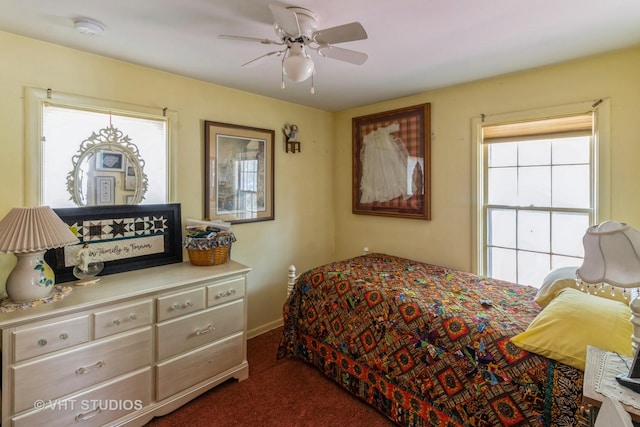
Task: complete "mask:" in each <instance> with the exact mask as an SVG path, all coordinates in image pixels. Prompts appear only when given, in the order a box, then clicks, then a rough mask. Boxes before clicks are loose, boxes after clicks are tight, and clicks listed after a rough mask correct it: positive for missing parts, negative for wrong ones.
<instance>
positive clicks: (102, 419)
mask: <svg viewBox="0 0 640 427" xmlns="http://www.w3.org/2000/svg"><path fill="white" fill-rule="evenodd" d="M151 384H152V383H151V368H150V367H149V368H146V369H141V370H139V371H137V372H133V373H131V374H128V375H126V376H123V377H120V378H117V379H115V380H114V381H110V382H108V383H106V384H103V385H101V386H100V387H96V388H94V389H91V390H89V391H86V392H83V393H80V394H77V395H75V396H71V397H69V398H67V399H65V400H61V401H50V402H49V401H45V407H44V408H42V409H40V410H37V411H32V412H29V413H28V414H24V415H22V416H18V417H14V418H13V427H33V426H47V427H68V426H73V425H77V426H83V427H84V426H87V427H92V426H102V425H104V424H107V423H109V422H111V421H114V420H117V419H118V418H121V417H123V416H125V415H126V414H128V413H130V412H133V411H135V410H139V409H142V408H144V407H145V406H148V405H149V403H150V402H151Z"/></svg>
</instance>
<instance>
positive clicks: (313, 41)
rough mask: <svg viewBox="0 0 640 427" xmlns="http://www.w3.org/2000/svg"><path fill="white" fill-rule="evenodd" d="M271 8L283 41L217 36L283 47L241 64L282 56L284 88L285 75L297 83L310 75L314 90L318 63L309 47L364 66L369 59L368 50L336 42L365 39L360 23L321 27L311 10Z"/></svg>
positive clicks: (330, 56)
mask: <svg viewBox="0 0 640 427" xmlns="http://www.w3.org/2000/svg"><path fill="white" fill-rule="evenodd" d="M269 9H270V10H271V14H272V15H273V19H274V29H275V32H276V35H277V36H278V38H279V39H280V40H271V39H260V38H257V37H244V36H233V35H220V36H218V37H219V38H221V39H231V40H243V41H252V42H259V43H262V44H274V45H280V46H283V48H282V49H280V50H275V51H272V52H268V53H265V54H264V55H261V56H259V57H257V58H255V59H252V60H251V61H249V62H247V63H245V64H242V66H243V67H244V66H248V65H255V64H257V63H260V62H261V61H262V60H264V59H266V58H268V57H270V56H274V55H275V56H282V84H281V86H282V88H283V89H284V76H285V75H286V76H287V77H288V78H289V79H290V80H292V81H294V82H303V81H305V80H307V79H308V78H309V77H311V78H312V84H311V93H313V92H314V88H313V75H314V74H315V66H314V63H313V60H312V59H311V57H310V56H309V53H308V50H314V51H316V52H317V53H318V55H320V56H321V57H324V58H331V59H337V60H339V61H344V62H349V63H351V64H356V65H362V64H364V62H365V61H366V60H367V54H366V53H363V52H357V51H355V50H350V49H345V48H341V47H336V46H334V44H337V43H345V42H350V41H356V40H364V39H366V38H367V32H366V31H365V29H364V27H363V26H362V25H361V24H360V23H359V22H351V23H349V24H344V25H338V26H337V27H331V28H326V29H323V30H318V29H317V24H318V18H317V17H316V15H315V14H314V13H313V12H312V11H310V10H308V9H305V8H302V7H295V6H292V7H283V6H279V5H275V4H270V5H269Z"/></svg>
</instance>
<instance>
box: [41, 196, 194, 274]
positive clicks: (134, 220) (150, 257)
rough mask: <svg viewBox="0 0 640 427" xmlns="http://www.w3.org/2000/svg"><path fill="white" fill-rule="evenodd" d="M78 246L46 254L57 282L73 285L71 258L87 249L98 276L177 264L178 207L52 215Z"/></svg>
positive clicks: (67, 211) (179, 240) (179, 248)
mask: <svg viewBox="0 0 640 427" xmlns="http://www.w3.org/2000/svg"><path fill="white" fill-rule="evenodd" d="M54 211H55V212H56V213H57V214H58V216H60V218H61V219H62V221H64V222H65V223H66V224H68V225H69V228H70V229H71V231H72V232H73V233H74V234H75V235H76V236H77V237H78V240H79V241H80V242H79V243H78V244H76V245H69V246H65V247H64V248H58V249H51V250H49V251H47V252H46V254H45V259H46V261H47V263H48V264H49V265H50V266H51V268H52V269H53V271H54V273H55V275H56V281H57V282H68V281H71V280H75V277H74V276H73V267H74V265H75V263H76V255H77V252H78V250H79V249H80V248H82V246H83V245H84V244H87V245H88V250H89V255H90V257H91V258H92V260H95V261H102V262H103V263H104V269H103V270H102V272H101V273H100V274H101V275H107V274H113V273H120V272H123V271H129V270H138V269H141V268H148V267H155V266H159V265H164V264H171V263H177V262H182V233H181V230H182V224H181V221H182V220H181V213H180V204H177V203H172V204H162V205H133V206H126V205H115V206H88V207H82V208H60V209H54Z"/></svg>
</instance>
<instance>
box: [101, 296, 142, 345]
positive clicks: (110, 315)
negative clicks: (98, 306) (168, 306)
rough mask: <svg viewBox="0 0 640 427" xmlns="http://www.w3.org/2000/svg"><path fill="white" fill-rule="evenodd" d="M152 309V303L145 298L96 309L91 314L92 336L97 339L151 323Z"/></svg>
mask: <svg viewBox="0 0 640 427" xmlns="http://www.w3.org/2000/svg"><path fill="white" fill-rule="evenodd" d="M152 310H153V304H152V302H151V300H147V301H142V302H138V303H133V304H127V305H124V306H122V307H117V308H113V309H110V310H104V311H98V312H96V313H94V315H93V323H94V337H95V338H96V339H98V338H102V337H106V336H108V335H112V334H116V333H119V332H124V331H128V330H130V329H133V328H137V327H139V326H144V325H148V324H149V323H151V318H152V313H153V312H152Z"/></svg>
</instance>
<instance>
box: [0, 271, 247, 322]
mask: <svg viewBox="0 0 640 427" xmlns="http://www.w3.org/2000/svg"><path fill="white" fill-rule="evenodd" d="M249 271H251V268H250V267H247V266H246V265H243V264H240V263H238V262H235V261H229V262H227V263H225V264H220V265H216V266H211V267H206V266H194V265H192V264H190V263H188V262H181V263H175V264H168V265H163V266H159V267H151V268H145V269H140V270H134V271H127V272H124V273H117V274H110V275H107V276H99V277H100V281H99V282H97V283H95V284H92V285H88V286H74V282H67V283H60V285H62V286H71V287H73V290H72V291H71V293H69V294H68V295H66V296H65V297H64V298H62V299H60V300H59V301H55V302H50V303H46V304H41V305H37V306H34V307H30V308H26V309H21V310H15V311H12V312H5V313H0V327H2V328H5V327H8V326H11V325H13V324H19V323H23V322H31V321H34V320H40V319H46V318H48V317H53V316H60V315H64V314H67V313H69V314H71V313H74V312H77V311H82V310H87V309H91V308H94V307H99V306H102V305H107V304H112V303H116V302H125V301H128V300H130V299H133V298H137V297H144V296H152V295H157V294H162V293H164V292H168V291H171V290H174V289H179V288H181V287H184V286H189V285H194V284H198V283H202V284H205V283H206V282H208V281H212V280H224V278H225V277H229V276H237V275H242V274H247V273H248V272H249Z"/></svg>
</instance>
